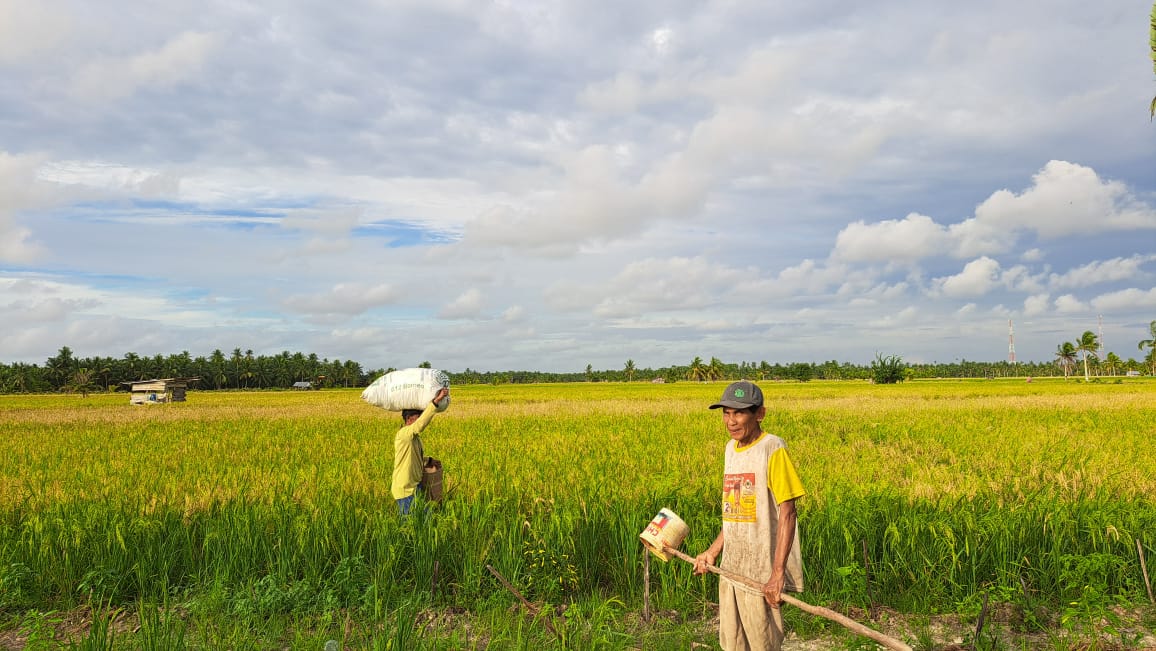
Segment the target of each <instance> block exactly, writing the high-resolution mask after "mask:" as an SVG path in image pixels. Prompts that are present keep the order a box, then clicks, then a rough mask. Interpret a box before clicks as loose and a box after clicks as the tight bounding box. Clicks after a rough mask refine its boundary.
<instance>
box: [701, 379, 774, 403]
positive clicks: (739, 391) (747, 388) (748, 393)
mask: <svg viewBox="0 0 1156 651" xmlns="http://www.w3.org/2000/svg"><path fill="white" fill-rule="evenodd" d="M762 406H763V390H762V389H760V388H759V385H757V384H755V383H754V382H748V381H746V380H741V381H739V382H732V383H731V385H730V386H728V387H727V389H726V391H723V394H722V398H719V401H718V402H716V403H714V404H713V405H711V406H710V408H711V409H718V408H719V407H730V408H731V409H750V408H751V407H762Z"/></svg>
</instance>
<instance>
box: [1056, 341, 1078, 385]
mask: <svg viewBox="0 0 1156 651" xmlns="http://www.w3.org/2000/svg"><path fill="white" fill-rule="evenodd" d="M1056 366H1059V367H1060V369H1061V370H1063V372H1064V379H1065V380H1066V379H1068V376H1069V375H1071V373H1072V369H1073V368H1075V366H1076V347H1075V346H1073V345H1072V342H1070V341H1065V342H1064V343H1062V344H1060V345H1059V346H1056Z"/></svg>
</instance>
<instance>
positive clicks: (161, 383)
mask: <svg viewBox="0 0 1156 651" xmlns="http://www.w3.org/2000/svg"><path fill="white" fill-rule="evenodd" d="M198 379H200V378H195V377H176V378H173V377H170V378H163V379H156V380H137V381H135V382H121V384H125V385H128V387H129V390H130V391H132V394H131V395H130V397H129V404H133V405H156V404H162V403H166V402H184V401H185V391H186V390H188V388H189V385H190V384H192V383H193V382H196V381H197V380H198Z"/></svg>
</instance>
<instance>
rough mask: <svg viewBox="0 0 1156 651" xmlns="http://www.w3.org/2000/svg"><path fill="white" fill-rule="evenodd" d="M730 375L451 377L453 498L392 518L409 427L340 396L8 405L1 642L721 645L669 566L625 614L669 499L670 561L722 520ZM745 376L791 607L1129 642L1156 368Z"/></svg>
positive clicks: (1150, 518)
mask: <svg viewBox="0 0 1156 651" xmlns="http://www.w3.org/2000/svg"><path fill="white" fill-rule="evenodd" d="M724 386H725V384H724V383H707V384H701V383H689V382H688V383H676V384H667V385H654V384H643V383H633V384H612V383H607V384H560V385H516V386H515V385H504V386H489V385H481V386H461V387H455V388H454V389H453V398H452V399H453V404H452V406H451V407H450V409H449V411H447V412H446V413H444V414H441V415H439V416H438V417H437V418H435V420H434V423H433V424H432V425H431V427H430V429H428V430H427V431H426V433H425V434H424V435H423V440H424V441H425V445H426V449H427V453H429V454H433V455H434V456H436V457H438V458H439V459H441V460H442V462H443V464H444V467H445V473H446V475H445V488H446V490H447V498H446V500H445V501H444V502H443V503H442V504H439V505H433V506H430V507H429V508H427V509H425V510H419V512H418V513H417V514H416V515H415V516H413V517H410V518H405V519H403V518H400V517H399V516H398V515H397V514H396V507H395V506H394V504H393V500H392V498H391V496H390V494H389V484H390V471H391V467H392V436H393V433H394V432H395V431H396V429H397V428H398V427H399V426H400V417H399V416H398V415H397V414H393V413H389V412H384V411H382V410H380V409H377V408H375V407H371V406H369V405H366V404H364V403H362V402H361V400H360V399H359V391H358V390H352V389H351V390H331V391H319V392H191V393H190V394H189V399H188V402H185V403H173V404H168V405H155V406H148V407H139V406H138V407H133V406H130V405H129V404H128V397H127V396H126V395H125V394H113V395H107V394H104V395H91V396H89V397H87V398H81V397H79V396H0V431H3V436H0V632H3V633H0V647H3V646H4V641H5V639H6V638H5V637H4V635H6V636H7V639H8V640H13V641H18V642H19V644H21V645H23V646H26V647H27V648H60V647H62V646H63V647H67V646H68V645H70V644H71V645H73V647H74V648H112V647H113V646H114V645H115V647H116V648H142V649H153V648H156V649H168V648H198V649H200V648H203V649H218V648H255V649H265V648H269V649H282V648H293V649H321V648H322V647H323V645H324V644H325V642H326V641H328V640H336V641H337V644H338V648H347V649H362V648H365V649H435V648H438V649H440V648H445V649H461V648H478V649H481V648H493V649H522V648H525V649H530V648H535V649H537V648H575V649H585V648H607V649H631V648H645V649H663V648H679V649H685V648H689V647H690V646H691V644H692V643H699V644H706V645H714V630H713V627H712V624H711V621H710V620H711V617H712V616H713V611H712V604H713V602H714V600H715V589H716V588H715V586H716V583H715V580H714V579H713V578H711V577H693V576H692V575H691V573H690V568H689V566H688V565H686V564H685V563H682V562H672V563H669V564H667V563H662V562H660V561H657V560H655V561H654V562H653V563H651V565H652V567H651V576H650V607H651V609H652V610H653V612H654V613H655V614H656V615H655V617H654V619H653V620H652V621H650V622H643V621H641V618H640V614H641V611H642V606H643V560H644V559H643V554H642V550H641V546H640V544H639V541H638V534H639V532H641V531H642V529H643V527H645V525H646V524H647V522H649V521H650V519H651V518H652V517H653V516H654V514H656V513H657V512H658V510H659V509H661V508H663V507H666V508H670V509H672V510H674V511H675V512H676V513H678V514H679V515H680V516H681V517H682V519H684V520H685V521H686V522H687V523H688V524H689V525H690V529H691V534H690V536H689V538H688V539H687V541H686V543H684V550H685V551H687V552H688V553H691V554H694V553H697V552H698V551H700V550H702V549H703V548H705V547H706V546H707V545H708V544H709V543H710V541H711V540H712V539H713V537H714V536H715V535H716V534H717V532H718V526H719V507H718V501H719V489H720V481H721V473H722V450H723V446H724V445H725V443H726V441H727V437H726V433H725V431H724V430H723V428H722V426H721V423H720V422H719V417H718V414H717V413H716V412H711V411H709V410H707V409H706V406H707V405H708V404H710V402H712V401H713V400H715V399H716V398H717V397H718V395H719V393H721V391H722V388H723V387H724ZM762 386H763V388H764V391H765V392H766V395H767V402H768V416H767V419H766V420H765V421H764V428H765V429H767V430H769V431H771V432H774V433H776V434H779V435H780V436H782V437H784V438H785V439H786V440H787V442H788V445H789V447H790V451H791V455H792V458H793V459H794V461H795V463H796V465H797V467H798V469H799V471H800V474H801V476H802V479H803V481H804V483H805V485H806V487H807V489H808V491H809V494H808V495H807V496H806V497H805V498H803V499H802V500H801V501H800V505H799V506H800V511H799V513H800V520H799V523H800V524H799V526H800V528H801V532H802V545H803V558H804V564H805V566H806V581H807V591H806V592H805V593H804V594H803V595H801V596H802V598H804V599H805V600H807V601H810V602H812V603H816V604H821V605H828V606H832V607H835V608H838V609H840V610H843V611H844V612H859V613H862V612H867V611H869V610H870V611H872V612H874V609H876V608H881V609H885V612H888V613H893V614H894V615H895V616H896V617H897V618H899V617H907V618H908V619H910V618H911V617H914V618H915V619H916V621H930V620H929V619H920V618H932V617H935V616H940V615H943V614H951V615H953V616H958V617H961V618H963V620H964V621H971V620H974V619H975V618H976V617H977V615H978V614H979V612H980V610H981V607H982V603H983V600H984V598H987V599H989V600H990V601H991V602H993V603H998V604H1001V607H1002V608H1003V612H1012V613H1013V614H1012V615H1011V616H1009V617H1008V618H1007V620H1008V621H1006V622H1000V625H1003V626H1004V627H1005V628H1008V629H1009V630H1011V629H1014V631H1018V632H1021V633H1024V634H1030V633H1036V634H1040V633H1042V634H1048V635H1052V637H1051V638H1049V639H1053V640H1061V639H1065V638H1061V637H1057V636H1058V635H1059V632H1068V633H1072V632H1081V631H1090V630H1093V629H1095V630H1097V631H1099V630H1102V629H1104V627H1105V626H1106V627H1107V629H1108V630H1109V633H1112V634H1115V635H1116V637H1118V638H1119V640H1121V641H1122V642H1121V643H1123V644H1124V646H1127V645H1128V644H1129V640H1132V643H1136V642H1135V640H1138V639H1140V638H1138V637H1135V636H1133V637H1129V635H1131V633H1129V632H1128V631H1130V630H1133V629H1131V628H1129V627H1128V626H1126V624H1127V622H1124V621H1121V617H1120V616H1119V613H1120V612H1122V610H1121V609H1124V610H1127V611H1128V612H1132V613H1139V615H1138V616H1139V617H1140V622H1139V624H1138V625H1139V626H1140V628H1141V629H1142V628H1143V627H1144V626H1147V627H1148V628H1149V629H1152V628H1156V611H1153V609H1151V608H1150V607H1148V606H1145V604H1147V600H1148V597H1147V592H1146V586H1145V583H1144V574H1143V571H1142V568H1141V562H1140V561H1141V556H1140V553H1141V552H1140V551H1138V550H1141V551H1142V553H1143V554H1145V558H1146V563H1147V568H1148V570H1149V572H1150V573H1156V446H1154V445H1153V444H1152V441H1151V438H1152V436H1153V433H1156V383H1151V382H1137V381H1129V382H1121V383H1108V382H1105V383H1091V384H1087V383H1082V382H1075V381H1071V382H1065V381H1063V380H1053V381H1040V380H1037V381H1035V382H1033V383H1030V384H1029V383H1025V382H1024V381H1023V380H1018V381H1014V380H1007V381H1000V380H994V381H935V382H932V381H928V382H913V383H912V382H909V383H906V384H901V385H898V386H873V385H869V384H864V383H857V382H845V383H825V382H811V383H805V384H797V383H781V384H779V383H771V382H768V383H763V384H762ZM1138 543H1139V544H1138ZM489 567H492V568H493V569H494V570H495V571H497V572H498V573H500V574H501V575H502V576H503V577H504V578H506V579H507V580H508V581H509V582H510V583H511V585H512V586H513V587H514V588H516V589H517V590H518V591H519V592H520V594H521V595H522V596H523V597H525V598H526V599H527V600H528V601H529V602H531V603H532V604H533V605H535V606H536V607H539V608H542V609H543V610H544V611H545V612H547V613H551V615H548V616H549V617H550V620H549V621H550V622H551V623H552V626H553V629H554V631H551V630H549V628H548V627H547V626H546V625H545V621H544V620H545V618H546V617H547V615H541V616H538V617H533V616H531V615H530V614H529V610H528V609H527V607H525V606H524V605H522V604H521V603H520V602H519V600H518V598H517V597H516V596H515V595H513V594H512V593H511V592H510V591H509V590H507V589H506V588H505V587H503V586H502V584H501V583H499V582H498V580H497V579H496V577H495V576H494V575H493V574H492V573H491V571H490V570H489V569H488V568H489ZM1128 609H1133V610H1128ZM1136 609H1138V610H1136ZM78 612H81V613H90V616H89V617H88V621H87V622H86V623H85V625H84V626H82V627H78V629H77V632H76V635H75V636H74V637H72V638H68V637H67V636H65V635H62V634H61V632H60V631H61V630H62V629H66V628H67V627H68V621H66V620H67V619H68V617H70V616H75V614H76V613H78ZM784 612H785V613H787V615H788V626H789V627H790V628H792V629H793V630H794V631H795V632H796V633H797V634H799V635H802V636H814V635H820V634H825V633H830V630H829V628H828V627H826V626H825V624H824V623H823V622H822V621H821V620H814V619H810V618H809V617H807V616H802V615H799V614H798V613H789V612H788V611H787V610H786V607H785V608H784ZM1105 622H1107V624H1105ZM1113 622H1115V623H1113ZM884 623H885V622H884ZM884 623H878V625H881V626H882V625H883V624H884ZM1113 627H1114V628H1113ZM1117 629H1118V630H1117ZM899 633H901V635H899V636H900V637H906V641H907V642H908V643H909V644H913V645H914V646H917V647H927V648H931V647H934V646H936V645H938V644H943V643H946V642H947V641H946V640H936V639H934V635H933V634H932V633H931V632H929V631H927V630H916V629H913V628H911V627H910V626H908V627H907V628H905V629H902V630H900V631H899ZM1113 639H1115V638H1113ZM13 644H16V642H13ZM1073 644H1074V643H1073ZM1081 644H1084V643H1083V642H1082V643H1081ZM81 645H83V646H81ZM1056 646H1057V647H1060V648H1065V647H1064V646H1063V643H1062V642H1057V643H1056ZM17 648H20V647H17ZM708 648H709V647H708Z"/></svg>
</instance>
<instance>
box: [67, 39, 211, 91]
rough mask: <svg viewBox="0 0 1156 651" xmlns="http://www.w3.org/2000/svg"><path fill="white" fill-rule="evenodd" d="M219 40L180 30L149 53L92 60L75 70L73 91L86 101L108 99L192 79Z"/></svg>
mask: <svg viewBox="0 0 1156 651" xmlns="http://www.w3.org/2000/svg"><path fill="white" fill-rule="evenodd" d="M218 40H219V38H218V37H217V36H216V35H214V34H207V33H199V32H183V33H181V34H179V35H177V36H176V37H174V38H172V39H171V40H169V41H168V42H167V43H165V44H164V45H162V46H161V47H160V48H159V49H157V50H154V51H151V52H143V53H141V54H137V55H135V56H131V57H123V58H115V57H100V58H97V59H94V60H92V61H89V62H87V63H85V64H84V65H83V66H82V67H81V68H80V70H79V71H78V72H77V73H76V76H75V78H74V79H73V81H72V92H73V93H74V94H75V95H76V96H78V97H79V98H82V99H85V100H90V101H107V100H115V99H120V98H122V97H125V96H128V95H131V94H133V93H135V92H136V91H137V89H139V88H142V87H154V88H170V87H172V86H174V85H176V84H179V83H181V82H184V81H186V80H188V79H192V78H195V76H196V75H197V74H199V73H200V70H201V67H202V66H203V65H204V63H205V60H206V59H208V57H209V56H210V55H211V54H212V52H213V50H214V49H215V48H216V47H217V43H218Z"/></svg>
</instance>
